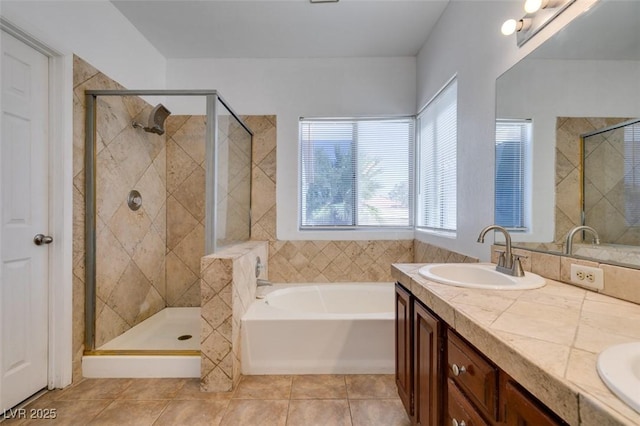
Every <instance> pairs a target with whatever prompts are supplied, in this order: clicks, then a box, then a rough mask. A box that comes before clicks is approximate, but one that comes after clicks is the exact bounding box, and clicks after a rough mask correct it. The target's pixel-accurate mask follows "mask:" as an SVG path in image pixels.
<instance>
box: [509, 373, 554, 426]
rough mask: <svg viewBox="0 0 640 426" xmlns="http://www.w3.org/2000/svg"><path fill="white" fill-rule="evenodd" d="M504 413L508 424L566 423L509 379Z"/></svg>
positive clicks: (550, 424) (544, 425)
mask: <svg viewBox="0 0 640 426" xmlns="http://www.w3.org/2000/svg"><path fill="white" fill-rule="evenodd" d="M503 390H504V400H505V402H504V404H505V407H504V414H505V423H506V424H507V425H508V426H556V425H564V424H566V423H564V422H563V421H562V420H560V419H558V418H556V416H555V415H554V414H553V413H551V412H550V411H549V410H548V409H546V408H545V407H543V406H542V405H540V404H539V403H538V402H537V401H535V400H534V399H533V398H531V397H529V396H528V395H527V394H526V393H524V392H523V391H522V390H520V388H519V387H518V385H516V384H514V383H513V382H511V381H510V380H507V381H506V383H505V385H504V388H503Z"/></svg>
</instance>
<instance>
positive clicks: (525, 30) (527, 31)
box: [501, 0, 576, 46]
mask: <svg viewBox="0 0 640 426" xmlns="http://www.w3.org/2000/svg"><path fill="white" fill-rule="evenodd" d="M574 1H576V0H526V2H525V4H524V10H525V12H526V15H525V16H523V17H522V18H521V19H519V20H516V19H509V20H507V21H505V22H504V24H502V28H501V31H502V34H504V35H506V36H508V35H511V34H513V33H516V41H517V43H518V46H522V45H523V44H525V43H526V42H527V41H528V40H529V39H530V38H531V37H533V36H534V35H536V34H537V33H538V31H540V30H541V29H543V28H544V27H545V26H546V25H547V24H548V23H549V22H551V21H552V20H553V19H555V17H556V16H558V15H559V14H560V13H562V12H563V11H564V10H565V9H566V8H567V7H569V5H570V4H571V3H573V2H574Z"/></svg>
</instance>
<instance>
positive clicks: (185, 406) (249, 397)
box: [2, 375, 410, 426]
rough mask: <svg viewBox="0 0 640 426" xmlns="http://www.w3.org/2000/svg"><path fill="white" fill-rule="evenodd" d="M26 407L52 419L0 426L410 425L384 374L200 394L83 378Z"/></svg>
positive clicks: (196, 384)
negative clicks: (46, 412)
mask: <svg viewBox="0 0 640 426" xmlns="http://www.w3.org/2000/svg"><path fill="white" fill-rule="evenodd" d="M25 408H26V415H27V416H29V415H30V414H31V413H35V414H37V413H43V412H44V411H40V412H39V411H37V410H38V409H43V410H51V409H55V411H56V419H55V420H34V419H19V418H14V419H8V420H5V421H3V422H2V426H9V425H30V424H51V425H53V424H61V425H74V426H76V425H118V426H124V425H135V426H139V425H189V426H192V425H229V426H253V425H259V426H267V425H283V426H285V425H286V426H293V425H302V426H314V425H322V426H333V425H335V426H342V425H353V426H376V425H380V426H395V425H398V426H401V425H402V426H404V425H409V424H410V422H409V419H408V417H407V416H406V414H405V412H404V408H403V407H402V403H401V402H400V399H399V398H398V394H397V392H396V385H395V382H394V377H393V376H390V375H347V376H341V375H308V376H245V377H243V378H242V380H241V382H240V384H239V385H238V387H237V388H236V390H235V391H234V392H228V393H206V392H200V380H199V379H85V380H83V381H81V382H79V383H78V384H76V385H74V386H71V387H69V388H66V389H63V390H56V391H52V392H47V393H46V394H44V395H43V396H41V397H40V398H38V399H37V400H35V401H33V402H32V403H30V404H29V405H27V406H26V407H25ZM32 410H33V411H32Z"/></svg>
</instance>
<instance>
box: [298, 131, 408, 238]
mask: <svg viewBox="0 0 640 426" xmlns="http://www.w3.org/2000/svg"><path fill="white" fill-rule="evenodd" d="M413 141H414V120H413V118H402V119H382V120H380V119H333V120H328V119H326V120H322V119H301V121H300V194H299V200H300V206H299V212H300V227H301V229H312V228H313V229H318V228H342V229H344V228H358V227H409V226H411V225H412V217H411V216H412V215H411V211H412V210H411V209H412V205H413V200H412V196H411V194H412V189H413V188H412V179H411V176H412V174H413V172H412V164H413V145H414V144H413Z"/></svg>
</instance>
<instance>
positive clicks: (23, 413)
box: [0, 408, 58, 420]
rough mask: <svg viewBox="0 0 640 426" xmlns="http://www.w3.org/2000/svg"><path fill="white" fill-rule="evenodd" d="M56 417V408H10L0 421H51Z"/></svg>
mask: <svg viewBox="0 0 640 426" xmlns="http://www.w3.org/2000/svg"><path fill="white" fill-rule="evenodd" d="M57 417H58V409H57V408H31V409H27V408H10V409H8V410H5V411H4V412H3V413H2V416H1V417H0V420H9V419H40V420H53V419H55V418H57Z"/></svg>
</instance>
